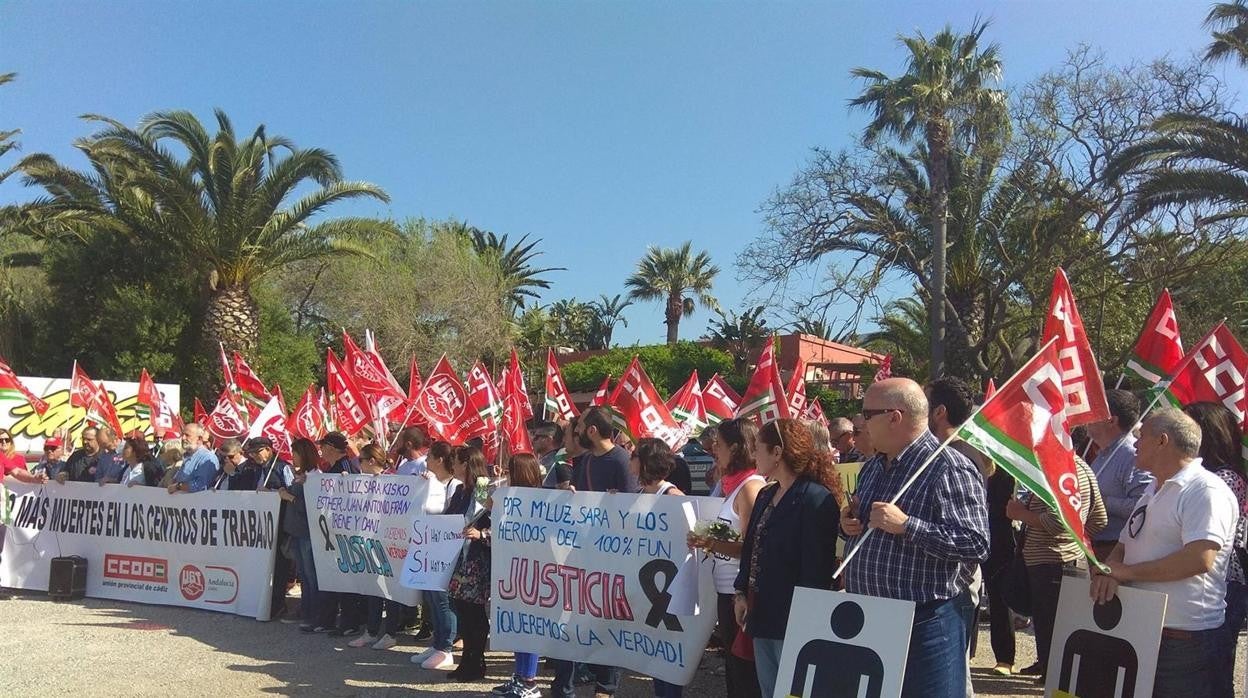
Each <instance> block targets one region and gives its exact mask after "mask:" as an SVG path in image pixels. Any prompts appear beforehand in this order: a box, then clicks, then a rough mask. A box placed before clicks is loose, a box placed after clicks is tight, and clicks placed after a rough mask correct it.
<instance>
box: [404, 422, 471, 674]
mask: <svg viewBox="0 0 1248 698" xmlns="http://www.w3.org/2000/svg"><path fill="white" fill-rule="evenodd" d="M454 452H455V450H454V448H452V447H451V445H450V444H448V443H447V442H445V441H437V442H435V443H434V444H433V445H432V446H430V447H429V453H428V455H427V456H425V470H424V471H423V472H422V473H421V476H422V477H427V478H429V480H430V482H429V485H430V488H431V490H433V489H436V488H438V487H441V488H443V490H442V492H443V493H445V495H446V496H445V497H443V498H442V499H441V501H440V502H439V501H438V497H436V496H433V495H434V494H435V493H434V492H433V491H431V492H430V497H429V499H428V500H426V502H425V513H426V514H442V513H445V512H446V505H447V502H450V501H451V497H452V496H454V495H455V492H456V491H457V490H458V489H459V488H460V487H461V486H462V485H463V483H462V482H460V481H459V480H457V479H456V478H455V475H454V473H453V471H452V468H453V467H454V463H453V458H452V456H453V454H454ZM421 596H422V597H423V598H424V602H425V608H427V609H429V625H431V626H432V627H433V637H432V638H430V644H429V649H427V650H425V651H424V652H421V653H420V654H414V655H412V663H413V664H419V665H420V666H422V667H423V668H425V669H448V668H450V667H452V666H454V664H455V657H454V647H455V635H456V633H457V632H458V630H459V624H458V619H457V618H456V617H455V612H454V611H452V610H451V599H450V597H449V596H447V594H446V592H445V591H422V592H421Z"/></svg>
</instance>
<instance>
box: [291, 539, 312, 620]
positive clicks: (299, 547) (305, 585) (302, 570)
mask: <svg viewBox="0 0 1248 698" xmlns="http://www.w3.org/2000/svg"><path fill="white" fill-rule="evenodd" d="M292 540H294V542H295V545H294V548H295V567H296V568H298V570H299V581H300V582H301V584H300V592H299V593H300V594H301V595H302V598H300V599H299V615H301V616H303V622H304V624H305V625H315V624H316V620H317V617H316V613H317V610H318V609H317V602H316V597H317V595H318V592H317V587H316V563H315V562H313V561H312V539H311V538H308V537H307V536H300V537H294V536H292Z"/></svg>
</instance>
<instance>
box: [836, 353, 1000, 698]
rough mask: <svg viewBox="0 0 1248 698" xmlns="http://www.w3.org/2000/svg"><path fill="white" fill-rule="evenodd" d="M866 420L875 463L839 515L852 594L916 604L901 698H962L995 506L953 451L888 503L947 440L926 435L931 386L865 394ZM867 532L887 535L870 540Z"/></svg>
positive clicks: (905, 384) (888, 385) (883, 386)
mask: <svg viewBox="0 0 1248 698" xmlns="http://www.w3.org/2000/svg"><path fill="white" fill-rule="evenodd" d="M862 414H863V417H864V418H865V420H866V427H867V430H868V432H869V435H870V437H871V443H872V444H873V447H874V448H875V450H876V451H877V455H876V456H875V457H873V458H871V459H870V460H869V461H867V463H866V465H864V466H863V468H862V474H861V475H860V476H859V479H858V491H857V492H856V493H855V495H854V497H853V498H852V499H851V501H850V505H849V507H847V508H846V509H845V511H844V512H843V513H842V516H841V531H842V533H844V534H845V536H846V539H847V542H846V550H851V549H853V548H855V547H856V546H857V545H858V544H859V542H860V541H861V544H862V550H860V551H858V552H857V553H856V554H855V556H854V557H853V559H852V560H850V562H849V565H848V566H847V567H846V569H845V590H846V591H848V592H850V593H854V594H867V595H870V596H881V597H885V598H890V599H904V600H907V601H913V602H915V612H914V628H913V630H912V631H911V633H910V651H909V657H908V659H907V662H906V674H905V678H904V680H903V682H902V692H901V694H902V696H905V697H909V696H914V697H915V698H918V697H919V696H923V697H924V698H964V697H965V696H966V676H967V667H966V661H967V660H966V647H967V638H968V637H969V633H970V632H972V630H973V629H972V628H969V627H967V622H966V618H967V617H968V615H969V614H967V613H966V610H967V609H966V606H968V605H969V603H970V597H969V593H968V591H967V587H968V585H969V584H970V581H971V577H972V576H973V574H974V571H975V566H976V565H978V564H979V563H980V562H981V561H983V560H984V559H985V558H986V557H987V556H988V509H987V496H986V494H985V491H984V484H983V477H982V476H981V475H980V474H979V471H978V470H976V468H975V466H974V464H972V463H971V461H970V460H968V459H967V458H966V456H963V455H962V454H960V453H958V452H957V451H954V450H953V449H945V450H943V451H942V452H941V453H940V454H939V455H937V456H936V458H935V460H933V461H932V463H931V464H930V465H929V466H928V467H927V469H926V470H925V471H924V472H923V473H922V474H920V475H919V476H918V479H917V480H915V482H914V483H913V484H912V485H910V487H909V488H908V489H907V490H906V491H905V493H904V494H902V495H901V497H900V498H899V499H898V500H897V503H896V504H889V503H888V502H889V500H891V499H892V498H893V497H894V496H896V495H897V493H898V492H899V491H900V490H901V487H902V485H903V484H904V483H905V482H906V481H907V480H909V479H910V477H911V476H912V475H914V473H915V472H916V471H917V470H918V468H919V466H920V465H922V464H923V463H924V462H925V461H926V460H927V459H928V457H929V456H931V455H932V453H933V452H935V451H936V450H937V448H939V446H940V442H939V441H938V440H937V439H936V437H935V436H933V435H932V434H931V432H930V431H929V430H928V424H927V418H928V403H927V398H926V396H925V395H924V394H923V389H922V388H921V387H920V386H919V385H918V384H917V383H915V382H914V381H912V380H909V379H906V378H890V379H887V380H883V381H880V382H878V383H875V384H873V385H872V386H871V388H870V389H868V390H867V394H866V396H865V398H864V399H863V410H862ZM866 528H878V529H880V530H879V531H877V532H876V533H874V534H872V535H871V536H869V537H867V538H865V539H863V538H862V534H863V532H864V531H865V529H866Z"/></svg>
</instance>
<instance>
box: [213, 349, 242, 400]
mask: <svg viewBox="0 0 1248 698" xmlns="http://www.w3.org/2000/svg"><path fill="white" fill-rule="evenodd" d="M217 349H219V350H220V354H219V355H218V358H219V359H221V379H222V380H223V381H225V389H226V390H228V391H230V394H231V395H232V394H234V393H236V392H238V384H237V383H235V382H234V371H233V370H232V369H231V368H230V360H229V359H227V358H226V357H225V344H223V343H221V342H217Z"/></svg>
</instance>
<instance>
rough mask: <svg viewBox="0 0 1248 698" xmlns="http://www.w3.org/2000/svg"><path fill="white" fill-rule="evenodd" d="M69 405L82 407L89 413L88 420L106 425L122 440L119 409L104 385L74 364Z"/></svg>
mask: <svg viewBox="0 0 1248 698" xmlns="http://www.w3.org/2000/svg"><path fill="white" fill-rule="evenodd" d="M69 405H70V407H81V408H83V409H84V410H86V411H87V419H88V420H89V421H92V422H95V423H96V424H104V425H107V426H108V427H110V428H111V429H112V430H113V433H114V434H116V435H117V436H118V438H120V437H121V436H122V434H123V432H122V430H121V420H120V419H118V418H117V408H116V407H115V406H114V405H113V401H112V399H110V398H109V396H108V391H107V390H105V389H104V384H103V383H96V382H95V381H93V380H91V377H90V376H88V375H87V372H86V371H83V370H82V368H81V367H80V366H79V365H78V362H76V361H75V362H74V372H73V377H72V378H71V379H70V382H69Z"/></svg>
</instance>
